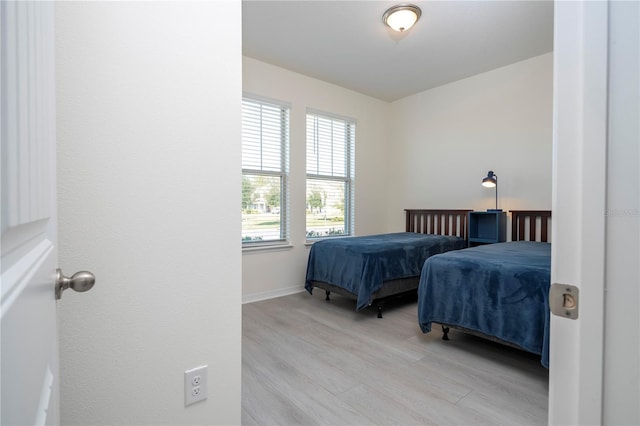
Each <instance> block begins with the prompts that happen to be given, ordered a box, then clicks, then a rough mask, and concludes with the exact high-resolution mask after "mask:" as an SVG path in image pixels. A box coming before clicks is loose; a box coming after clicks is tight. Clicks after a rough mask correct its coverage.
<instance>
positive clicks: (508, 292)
mask: <svg viewBox="0 0 640 426" xmlns="http://www.w3.org/2000/svg"><path fill="white" fill-rule="evenodd" d="M526 213H527V214H529V215H532V214H534V215H535V214H542V215H543V216H542V217H540V216H538V219H536V216H531V217H530V219H529V223H530V225H529V227H530V229H531V231H530V232H529V234H530V236H532V235H533V236H534V239H535V235H536V230H535V222H536V220H537V221H538V222H540V221H542V222H544V225H543V226H544V228H545V229H544V234H545V235H544V236H543V238H541V240H542V241H537V242H536V241H513V242H505V243H497V244H488V245H482V246H477V247H472V248H468V249H465V250H458V251H455V252H448V253H444V254H439V255H436V256H432V257H430V258H429V259H427V261H426V262H425V263H424V266H423V268H422V274H421V278H420V284H419V288H418V323H419V326H420V328H421V330H422V331H423V332H424V333H428V332H430V331H431V328H432V324H433V323H438V324H441V325H442V326H443V332H444V336H443V339H444V340H448V337H447V335H448V331H449V327H452V328H456V329H460V330H462V331H464V332H467V333H471V334H475V335H479V336H481V337H484V338H489V339H491V340H494V341H498V342H500V343H504V344H508V345H510V346H515V347H517V348H520V349H523V350H525V351H528V352H531V353H534V354H538V355H540V356H541V363H542V365H544V366H545V367H547V368H548V366H549V297H548V294H549V286H550V279H551V244H550V243H547V242H546V241H547V236H546V229H547V224H546V221H547V220H548V219H549V218H550V212H546V211H543V212H537V211H527V212H526ZM520 216H521V213H520V212H515V213H514V212H512V217H513V219H512V220H513V227H514V231H513V235H512V239H513V240H516V239H518V234H522V236H524V234H525V232H524V229H525V225H524V223H525V220H524V219H523V218H522V217H520ZM532 224H533V225H532ZM516 228H518V229H516ZM519 231H522V232H519ZM521 239H525V238H521Z"/></svg>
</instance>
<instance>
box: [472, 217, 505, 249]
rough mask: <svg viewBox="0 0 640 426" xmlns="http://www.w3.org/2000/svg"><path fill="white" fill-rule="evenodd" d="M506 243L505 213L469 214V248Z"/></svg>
mask: <svg viewBox="0 0 640 426" xmlns="http://www.w3.org/2000/svg"><path fill="white" fill-rule="evenodd" d="M504 241H507V213H506V212H503V211H502V210H489V211H486V212H469V247H472V246H477V245H480V244H493V243H501V242H504Z"/></svg>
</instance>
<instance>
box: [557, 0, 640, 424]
mask: <svg viewBox="0 0 640 426" xmlns="http://www.w3.org/2000/svg"><path fill="white" fill-rule="evenodd" d="M554 21H555V31H554V33H555V34H554V165H553V170H554V179H553V182H554V184H553V215H554V217H553V225H552V226H553V231H552V232H553V244H552V271H551V279H552V282H554V283H562V284H573V285H575V286H577V287H579V289H580V298H579V299H580V300H579V317H578V319H577V320H570V319H566V318H561V317H558V316H554V315H552V317H551V346H550V349H551V352H550V371H549V423H550V424H562V425H568V424H580V425H586V424H638V421H639V420H640V416H639V414H638V412H639V408H638V407H639V405H638V401H640V397H639V391H638V367H639V362H640V360H639V355H638V349H639V348H638V334H639V333H638V331H639V324H638V309H637V303H638V268H637V261H638V255H639V254H638V253H639V251H638V217H639V216H640V214H639V213H638V211H639V209H638V191H639V187H640V183H639V182H638V168H637V167H638V127H637V123H638V121H637V120H638V110H639V108H638V105H639V101H638V86H639V78H640V77H639V75H640V74H639V73H638V69H639V66H638V64H639V63H640V54H639V51H640V49H639V48H638V46H639V42H638V40H639V38H638V21H639V8H638V5H637V3H635V2H615V1H614V2H608V1H599V2H591V1H584V2H564V1H560V2H556V3H555V14H554ZM605 330H606V333H605Z"/></svg>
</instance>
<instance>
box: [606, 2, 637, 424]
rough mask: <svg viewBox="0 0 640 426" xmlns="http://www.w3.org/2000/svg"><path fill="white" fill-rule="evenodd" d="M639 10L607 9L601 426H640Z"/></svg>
mask: <svg viewBox="0 0 640 426" xmlns="http://www.w3.org/2000/svg"><path fill="white" fill-rule="evenodd" d="M639 28H640V5H639V3H638V2H620V1H613V2H611V3H610V7H609V81H608V83H609V93H608V94H609V105H608V107H609V109H608V114H609V123H608V131H609V135H608V136H609V138H608V147H607V214H606V230H607V237H606V247H607V256H606V265H605V271H606V274H605V281H606V283H605V286H606V297H605V324H604V327H605V330H604V373H605V374H604V379H603V385H604V389H603V404H602V405H603V407H602V408H603V412H602V416H603V418H602V423H603V424H611V425H615V424H618V425H622V424H640V404H638V401H640V314H639V313H638V304H639V303H640V289H639V287H640V286H639V284H640V268H639V267H638V259H640V148H639V145H640V142H639V141H640V120H639V118H640V31H639Z"/></svg>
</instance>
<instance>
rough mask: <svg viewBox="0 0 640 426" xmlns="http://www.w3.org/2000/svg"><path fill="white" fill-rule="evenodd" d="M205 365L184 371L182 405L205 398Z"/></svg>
mask: <svg viewBox="0 0 640 426" xmlns="http://www.w3.org/2000/svg"><path fill="white" fill-rule="evenodd" d="M208 368H209V366H207V365H202V366H200V367H196V368H193V369H191V370H187V371H185V372H184V405H185V407H186V406H187V405H191V404H193V403H195V402H198V401H202V400H203V399H207V375H208Z"/></svg>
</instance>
